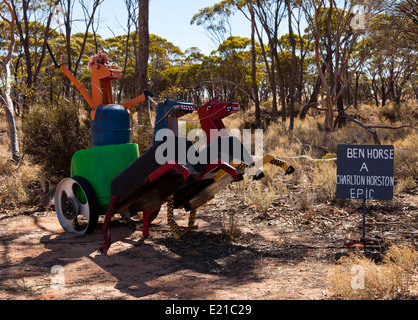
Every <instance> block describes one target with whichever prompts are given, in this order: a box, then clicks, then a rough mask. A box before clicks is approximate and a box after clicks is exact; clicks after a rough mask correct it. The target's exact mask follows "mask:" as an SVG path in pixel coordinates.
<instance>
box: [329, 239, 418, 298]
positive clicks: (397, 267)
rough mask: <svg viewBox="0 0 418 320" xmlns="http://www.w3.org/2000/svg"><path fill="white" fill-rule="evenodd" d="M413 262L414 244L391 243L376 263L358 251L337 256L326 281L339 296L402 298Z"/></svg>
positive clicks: (415, 258)
mask: <svg viewBox="0 0 418 320" xmlns="http://www.w3.org/2000/svg"><path fill="white" fill-rule="evenodd" d="M417 266H418V252H417V251H416V250H415V249H414V248H412V247H410V246H404V247H399V246H396V245H392V246H391V247H390V248H389V250H388V251H387V252H386V253H385V255H384V257H383V261H382V263H379V264H376V263H374V262H373V261H371V260H369V259H367V258H365V257H364V256H363V255H362V254H360V253H353V254H350V255H349V256H348V257H343V258H341V259H340V260H339V261H338V265H337V266H335V267H334V268H333V270H332V271H331V273H330V281H331V285H332V289H333V291H334V294H335V295H336V297H338V298H341V299H347V300H386V299H399V298H406V297H408V295H409V293H410V289H411V285H413V283H412V277H413V276H414V274H416V273H417V269H416V268H417Z"/></svg>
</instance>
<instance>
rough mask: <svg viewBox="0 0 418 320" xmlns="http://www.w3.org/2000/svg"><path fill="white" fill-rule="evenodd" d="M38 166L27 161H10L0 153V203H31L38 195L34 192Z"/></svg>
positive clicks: (12, 204)
mask: <svg viewBox="0 0 418 320" xmlns="http://www.w3.org/2000/svg"><path fill="white" fill-rule="evenodd" d="M39 171H40V170H39V167H38V166H34V165H31V164H27V163H23V164H22V163H21V164H20V165H16V163H14V162H12V161H10V159H9V157H8V155H6V154H4V153H1V154H0V177H1V178H0V203H1V204H3V205H7V206H16V205H18V204H21V203H30V204H33V203H34V201H35V200H36V198H37V196H38V195H35V194H34V189H35V188H34V183H36V182H37V181H38V176H39Z"/></svg>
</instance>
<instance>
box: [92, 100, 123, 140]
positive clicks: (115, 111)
mask: <svg viewBox="0 0 418 320" xmlns="http://www.w3.org/2000/svg"><path fill="white" fill-rule="evenodd" d="M130 141H131V124H130V117H129V112H128V111H127V110H125V108H124V107H123V106H121V105H117V104H107V105H102V106H100V107H98V108H97V110H96V115H95V117H94V120H93V121H92V122H91V145H92V147H96V146H106V145H111V144H124V143H130Z"/></svg>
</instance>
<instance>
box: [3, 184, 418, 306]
mask: <svg viewBox="0 0 418 320" xmlns="http://www.w3.org/2000/svg"><path fill="white" fill-rule="evenodd" d="M289 190H290V191H291V193H290V195H288V196H286V197H280V198H278V199H276V201H275V203H274V206H273V207H272V208H270V209H269V211H268V212H266V213H263V214H260V213H259V212H257V211H256V210H255V208H254V207H251V206H248V205H247V204H246V203H245V202H244V201H242V200H241V199H240V198H238V197H237V196H236V195H234V194H233V192H231V190H228V189H227V190H225V191H223V192H222V193H220V194H219V195H217V196H216V198H215V199H214V200H212V201H211V202H210V203H208V204H207V205H205V206H204V207H202V208H201V209H200V210H199V211H198V219H197V224H198V226H199V228H198V229H197V230H196V231H194V232H191V233H188V234H186V235H185V236H184V238H182V239H181V240H174V238H173V237H172V235H171V232H170V230H169V227H168V225H167V223H166V211H165V208H163V209H162V210H161V212H160V214H159V216H158V217H157V218H156V220H155V221H154V222H153V224H152V225H151V238H149V239H143V238H142V232H141V226H137V227H134V226H131V225H128V224H126V223H124V222H123V221H122V220H121V219H120V218H119V217H118V215H116V216H115V217H114V218H113V221H112V224H111V231H112V240H113V243H112V246H111V247H110V250H109V254H108V255H100V254H98V252H97V249H98V248H99V247H100V246H101V245H102V243H103V237H102V234H101V227H102V221H103V217H101V218H100V220H99V226H98V227H97V230H95V232H94V233H93V234H91V235H84V236H78V235H75V234H71V233H68V232H64V231H63V229H62V228H61V226H60V224H59V222H58V219H57V218H56V215H55V212H54V211H51V210H47V211H42V210H39V209H34V208H19V209H12V208H3V209H1V211H0V299H2V300H4V299H14V300H16V299H23V300H26V299H30V300H33V299H48V300H49V299H71V300H78V299H87V300H94V299H122V300H132V299H164V300H166V299H185V300H186V299H225V300H234V299H240V300H242V299H245V300H247V299H248V300H271V299H274V300H284V299H294V300H306V299H314V300H322V299H334V298H335V297H334V296H333V293H332V291H331V286H330V283H329V279H328V272H329V270H331V269H332V267H333V266H334V265H335V257H336V256H338V255H339V254H344V253H348V252H350V251H352V250H354V248H353V246H349V245H347V243H349V242H350V241H352V240H353V239H354V240H356V239H359V237H360V236H361V232H362V218H361V212H362V211H361V202H353V201H351V202H345V203H343V204H340V205H338V206H335V205H334V206H332V205H330V204H322V205H312V206H311V207H309V208H308V209H306V210H304V211H299V210H297V209H295V208H297V207H298V206H297V203H298V201H299V199H300V195H298V194H297V190H292V189H291V187H290V188H289ZM385 205H387V204H385V203H384V202H370V203H369V204H368V216H367V236H368V237H372V238H376V239H379V241H381V243H387V242H389V241H395V242H399V243H404V244H405V243H408V244H414V245H415V246H417V244H418V235H417V233H418V231H417V230H418V208H417V207H418V196H417V192H416V190H415V191H414V192H412V193H410V194H405V195H403V196H402V197H400V198H399V199H398V201H397V205H396V206H389V207H385ZM176 220H177V222H178V223H179V224H180V225H186V221H187V216H186V214H185V213H184V211H183V210H176ZM231 238H232V239H231Z"/></svg>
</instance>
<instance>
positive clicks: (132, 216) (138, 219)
mask: <svg viewBox="0 0 418 320" xmlns="http://www.w3.org/2000/svg"><path fill="white" fill-rule="evenodd" d="M160 209H161V207H158V208H157V209H155V210H154V211H153V212H151V214H150V216H149V222H150V223H151V222H153V221H154V220H155V218H157V216H158V214H159V213H160ZM119 214H120V216H121V217H122V219H123V220H124V221H125V222H127V223H132V224H139V223H142V213H140V212H138V211H137V210H136V209H135V208H130V209H129V211H125V212H120V213H119Z"/></svg>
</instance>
